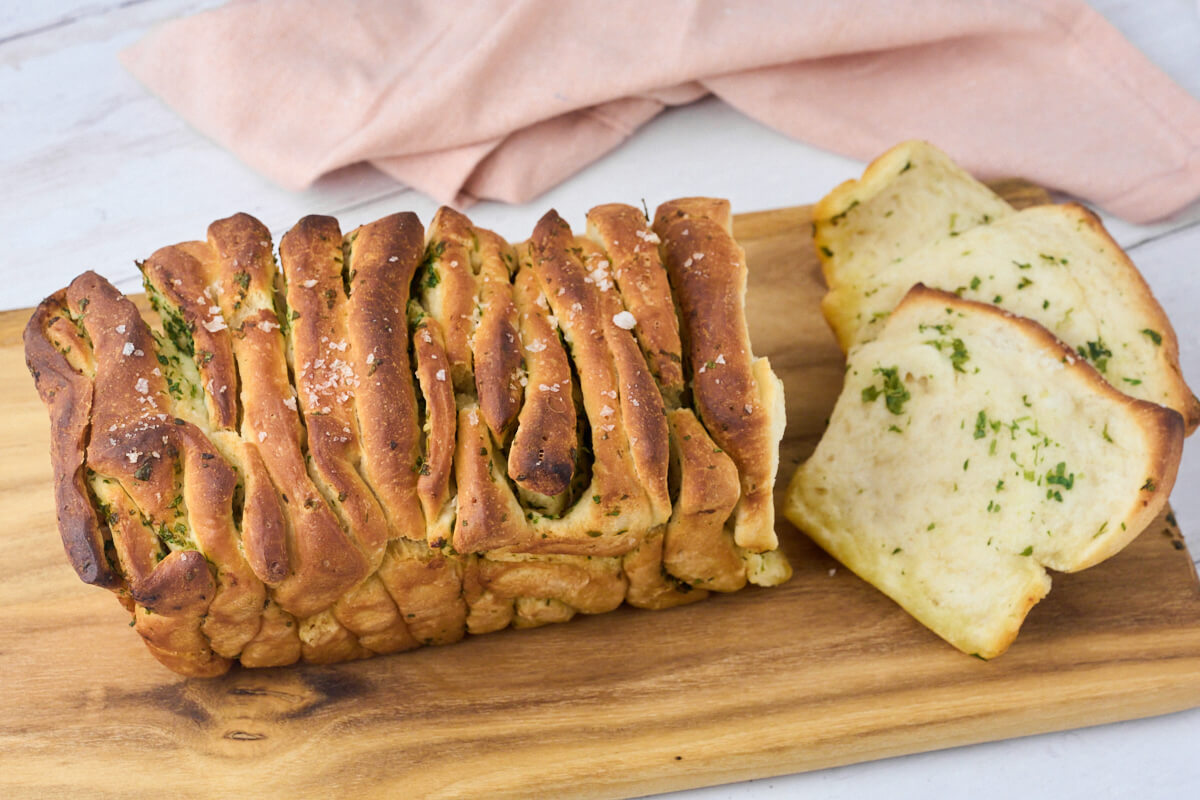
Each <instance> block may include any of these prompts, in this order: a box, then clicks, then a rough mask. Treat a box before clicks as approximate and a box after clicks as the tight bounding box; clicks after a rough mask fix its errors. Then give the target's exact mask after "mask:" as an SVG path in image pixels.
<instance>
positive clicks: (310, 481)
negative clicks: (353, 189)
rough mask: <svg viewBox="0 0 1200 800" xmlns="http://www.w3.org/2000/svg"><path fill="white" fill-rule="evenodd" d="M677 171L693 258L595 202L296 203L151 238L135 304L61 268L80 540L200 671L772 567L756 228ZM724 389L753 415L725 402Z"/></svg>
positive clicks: (61, 382)
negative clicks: (408, 208) (299, 208)
mask: <svg viewBox="0 0 1200 800" xmlns="http://www.w3.org/2000/svg"><path fill="white" fill-rule="evenodd" d="M681 202H684V203H689V204H691V205H690V206H689V208H691V209H692V211H691V212H690V213H691V215H692V218H693V219H694V220H695V223H696V225H697V226H700V225H707V226H708V227H707V228H706V231H707V232H706V234H705V237H704V238H703V239H702V240H698V241H690V240H689V241H688V242H687V247H688V249H689V250H690V251H692V252H695V253H698V254H700V255H701V257H702V258H707V264H706V269H705V270H704V272H703V273H701V274H691V273H685V272H680V270H679V269H676V270H675V271H674V272H672V271H671V270H669V269H668V268H667V265H665V264H664V251H666V256H667V258H666V261H667V264H670V263H671V261H670V259H671V255H670V251H669V248H667V247H663V248H660V241H659V237H658V236H657V235H656V234H655V233H654V231H653V230H652V228H651V226H650V223H649V220H647V219H646V217H645V216H643V215H642V214H641V213H640V212H639V211H637V210H635V209H633V208H631V207H628V206H620V205H607V206H600V207H597V208H596V209H594V210H593V211H592V212H591V213H590V214H589V218H588V233H587V235H585V236H577V235H575V234H574V233H573V232H572V231H571V229H570V227H569V226H568V225H567V223H565V222H564V221H563V220H561V219H559V218H558V217H557V215H556V214H554V213H553V212H551V213H550V214H548V215H546V217H545V218H543V220H542V221H541V222H540V223H539V224H538V226H537V228H536V229H535V231H534V233H533V235H532V237H531V238H530V240H529V241H528V242H525V243H522V244H519V245H517V246H513V245H510V244H509V243H508V242H506V241H504V240H503V239H502V238H501V237H499V236H497V235H496V234H494V233H492V232H490V231H486V230H483V229H480V228H477V227H475V226H474V225H473V224H472V223H471V222H470V220H469V219H467V218H466V217H465V216H463V215H462V214H459V213H458V212H455V211H453V210H450V209H442V210H441V211H439V212H438V214H437V215H436V216H435V218H434V219H433V221H432V222H431V224H430V228H429V230H428V231H427V232H426V231H425V230H424V229H423V227H422V225H421V224H420V222H419V221H418V220H417V218H416V217H415V216H413V215H411V214H396V215H392V216H390V217H387V218H384V219H382V220H379V221H377V222H373V223H371V224H369V225H365V226H362V227H360V228H358V229H356V230H354V231H350V232H349V233H344V232H343V231H341V229H340V227H339V226H338V223H337V221H336V220H334V219H332V218H330V217H315V216H314V217H306V218H305V219H303V220H301V221H300V222H299V223H298V224H297V225H296V226H295V227H294V228H293V229H292V230H291V231H289V232H288V233H287V234H286V235H285V236H284V237H283V238H282V240H281V242H280V245H279V250H278V260H276V258H275V254H274V252H273V248H272V243H271V237H270V235H269V233H268V231H267V230H266V228H265V227H264V226H263V225H262V224H261V223H259V222H258V221H257V220H255V219H253V218H252V217H249V216H248V215H244V214H239V215H235V216H234V217H230V218H228V219H225V220H219V221H217V222H215V223H213V225H211V226H210V228H209V231H208V236H207V239H206V241H203V242H189V243H183V244H180V245H175V246H172V247H167V248H163V249H162V250H159V251H158V252H156V253H154V254H153V255H152V256H151V257H150V258H149V259H147V260H146V262H145V263H144V264H143V265H142V270H143V274H144V276H145V282H146V287H147V290H148V293H149V295H150V298H151V301H152V303H153V305H154V307H155V309H156V311H157V316H158V320H157V323H156V324H155V325H154V326H151V325H150V324H148V323H147V322H146V321H144V320H143V319H142V317H141V316H140V315H139V313H138V312H137V309H136V308H135V306H134V305H133V303H132V302H130V301H129V300H128V299H127V298H125V297H123V296H122V295H120V293H119V292H117V291H116V290H115V289H114V288H113V287H112V286H111V285H110V284H108V283H107V282H106V281H104V280H103V279H102V278H100V277H99V276H97V275H95V274H94V273H86V274H84V275H82V276H80V277H79V278H78V279H76V280H75V281H74V282H72V284H71V286H70V287H68V288H67V289H64V290H63V291H60V292H58V293H56V294H55V295H53V296H52V297H50V298H48V299H47V300H46V301H45V302H44V303H43V304H42V305H41V306H40V307H39V308H38V310H37V311H36V313H35V314H34V316H33V318H32V319H31V320H30V323H29V326H28V327H27V329H26V336H25V342H26V354H27V360H28V363H29V366H30V369H31V371H32V372H33V374H34V377H35V380H36V382H37V386H38V390H39V393H40V394H41V396H42V398H43V400H44V401H45V402H46V404H47V407H48V409H49V411H50V413H51V416H52V419H53V421H54V431H55V433H54V437H53V440H52V444H51V451H52V459H53V462H54V466H55V471H56V499H57V503H58V507H59V523H60V529H61V531H62V535H63V540H64V544H65V545H66V549H67V553H68V556H69V558H70V559H71V562H72V564H73V565H74V566H75V568H76V571H77V572H78V573H79V575H80V577H81V578H82V579H83V580H85V581H86V582H89V583H96V584H99V585H103V586H106V587H107V588H110V589H112V590H113V591H114V592H116V594H117V595H118V597H119V598H120V600H121V602H122V603H123V604H124V605H125V606H126V607H127V608H129V609H130V610H131V611H133V612H134V624H135V626H136V629H137V631H138V633H139V634H141V636H142V638H143V639H144V640H145V641H146V643H147V645H148V647H149V648H150V650H151V652H152V653H153V654H154V655H155V656H156V657H157V658H158V659H159V660H160V661H162V662H163V663H164V664H165V665H167V666H168V667H170V668H171V669H174V670H176V671H178V672H181V673H183V674H188V675H216V674H220V673H221V672H223V671H225V670H227V669H228V668H229V666H230V665H231V664H232V663H233V662H234V661H235V660H236V661H240V662H241V663H242V664H243V665H246V666H277V665H282V664H287V663H292V662H294V661H297V660H305V661H309V662H315V663H328V662H333V661H341V660H346V659H352V658H361V657H366V656H370V655H375V654H381V653H389V652H395V651H399V650H405V649H410V648H413V647H417V646H420V645H422V644H440V643H448V642H452V641H455V640H457V639H459V638H461V637H462V636H463V635H465V634H466V633H468V632H470V633H484V632H488V631H494V630H497V629H500V628H504V627H508V626H514V627H527V626H532V625H540V624H545V623H548V622H557V621H565V620H567V619H570V618H571V617H572V616H573V615H575V614H576V613H600V612H603V611H607V610H610V609H612V608H614V607H615V606H617V605H619V604H620V603H622V602H625V601H627V602H630V603H632V604H635V605H639V606H644V607H650V608H663V607H668V606H671V605H677V604H679V603H684V602H692V601H694V600H696V599H700V598H702V597H704V596H705V595H706V594H707V592H708V591H710V590H712V591H733V590H736V589H738V588H740V587H741V586H743V585H744V584H745V583H747V582H753V583H759V584H762V585H773V584H775V583H779V582H781V581H782V580H786V578H787V577H788V575H789V574H790V570H789V568H788V566H787V563H786V561H785V560H784V559H783V557H782V555H781V554H779V552H778V551H777V550H776V549H775V540H774V530H773V523H772V521H771V520H772V517H771V516H770V510H769V505H770V504H769V498H770V492H771V486H772V485H773V481H774V473H775V468H776V462H777V458H778V456H777V448H778V441H779V437H780V435H781V433H782V427H783V419H782V413H783V412H782V396H781V389H780V386H779V384H778V380H777V379H776V378H775V377H774V375H773V374H772V373H771V372H770V368H769V366H768V365H766V363H765V361H763V360H761V359H754V358H753V356H752V354H751V351H750V349H749V342H748V340H747V339H746V337H745V325H744V318H743V317H742V316H740V314H741V309H740V306H741V302H742V297H741V294H740V290H739V287H742V286H744V282H745V269H746V265H745V259H744V256H743V255H742V254H741V250H740V248H738V247H737V245H736V243H735V242H734V241H733V239H732V236H731V235H730V233H729V229H730V226H729V214H728V205H727V204H723V203H722V202H721V201H703V202H701V201H694V200H693V201H681ZM730 287H732V288H733V289H734V290H735V291H734V294H733V295H732V297H731V299H732V302H733V303H734V305H735V306H736V307H737V308H736V311H737V314H738V315H739V316H735V317H734V318H733V320H732V324H733V326H734V327H733V328H732V329H729V336H730V340H731V343H732V346H731V349H730V350H729V353H728V356H729V358H728V361H729V367H730V369H731V370H732V371H731V372H730V376H731V380H730V381H729V384H728V385H727V386H726V387H724V388H721V389H714V388H711V387H710V388H707V389H702V388H701V387H699V386H698V384H697V371H696V367H695V360H696V355H695V354H694V352H701V353H702V352H706V351H704V350H703V349H702V350H700V351H694V352H689V351H687V350H685V342H688V343H692V347H693V348H694V347H695V342H696V341H697V340H698V339H703V336H706V335H709V333H708V332H709V331H711V330H721V329H722V328H720V326H727V325H729V324H730V322H731V321H730V320H725V319H721V320H716V319H714V318H713V317H712V315H713V314H715V313H716V310H715V309H711V310H710V309H708V308H707V307H705V306H703V304H698V303H697V302H695V301H692V300H689V299H688V298H693V297H705V296H708V295H712V294H716V293H725V292H727V291H728V290H729V288H730ZM688 303H690V305H689V306H688V307H689V308H691V309H692V310H691V311H690V312H689V313H687V314H683V315H681V316H682V319H683V323H682V328H681V326H680V323H679V321H678V320H679V317H677V316H676V314H675V311H674V309H676V308H677V307H680V306H681V305H683V304H688ZM723 310H725V309H723ZM708 346H711V345H708ZM723 365H724V359H723ZM701 366H703V365H701ZM706 398H708V399H706ZM720 404H724V405H726V406H731V405H736V407H737V408H738V409H739V410H742V409H743V407H745V408H749V409H750V410H749V411H746V412H745V415H746V416H747V417H748V421H743V422H738V423H737V424H736V425H733V424H730V422H729V420H728V419H726V418H719V419H721V420H723V422H721V423H720V424H719V425H718V427H716V428H715V429H714V424H717V423H714V421H713V420H714V419H715V418H718V417H716V416H715V415H717V413H718V411H719V410H720V408H721V405H720ZM717 442H725V443H726V444H727V449H728V451H729V452H728V454H725V453H724V452H722V448H721V447H719V446H718V445H717ZM764 495H765V497H766V509H765V510H764V505H763V500H762V498H763V497H764Z"/></svg>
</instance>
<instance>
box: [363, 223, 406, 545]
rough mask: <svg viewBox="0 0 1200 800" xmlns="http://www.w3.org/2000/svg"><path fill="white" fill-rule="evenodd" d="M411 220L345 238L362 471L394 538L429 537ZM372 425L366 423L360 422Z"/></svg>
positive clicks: (375, 226)
mask: <svg viewBox="0 0 1200 800" xmlns="http://www.w3.org/2000/svg"><path fill="white" fill-rule="evenodd" d="M424 236H425V232H424V228H423V227H422V225H421V222H420V220H418V219H417V216H416V214H411V213H402V214H393V215H391V216H388V217H384V218H383V219H380V220H377V221H375V222H372V223H370V224H367V225H363V226H361V227H359V228H356V229H355V230H353V231H351V232H350V233H349V234H348V235H347V236H346V239H345V242H344V248H345V252H346V256H345V257H346V264H345V266H346V270H347V275H348V277H349V286H350V298H349V301H348V303H347V306H346V339H347V341H349V343H350V348H349V351H348V354H347V356H346V357H347V359H348V360H349V361H350V363H351V364H352V369H353V371H354V374H355V375H357V376H358V381H359V382H358V386H356V387H355V403H356V412H357V416H358V422H359V425H358V428H359V436H360V439H361V443H362V456H363V458H362V469H363V472H364V476H365V478H366V480H367V481H368V483H369V484H370V485H371V488H372V489H373V490H374V492H375V495H376V497H377V498H378V499H379V503H380V505H381V506H382V508H383V511H384V512H385V514H386V516H387V520H388V525H389V530H390V531H391V536H392V538H395V537H397V536H399V537H403V538H405V539H413V540H421V541H424V540H425V538H426V523H425V514H424V511H423V509H422V506H421V501H420V499H419V498H418V496H417V477H418V471H417V470H415V469H413V465H414V464H416V463H417V459H418V458H419V457H421V456H422V452H421V430H420V421H419V419H418V417H417V391H416V387H415V386H414V380H413V364H412V361H411V359H410V357H409V347H410V345H411V340H410V336H409V325H408V303H409V290H410V286H411V284H412V280H413V276H414V275H415V274H416V271H417V267H418V266H419V265H420V263H421V259H422V258H423V257H424V252H425V245H424ZM366 420H369V421H370V424H366V423H365V421H366Z"/></svg>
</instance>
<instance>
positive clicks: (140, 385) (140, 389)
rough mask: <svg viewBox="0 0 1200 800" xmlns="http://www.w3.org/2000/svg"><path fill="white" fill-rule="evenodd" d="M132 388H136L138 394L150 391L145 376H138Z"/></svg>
mask: <svg viewBox="0 0 1200 800" xmlns="http://www.w3.org/2000/svg"><path fill="white" fill-rule="evenodd" d="M133 388H134V389H136V390H137V393H138V394H146V392H148V391H150V383H149V382H148V381H147V380H146V379H145V378H138V379H137V383H135V384H134V385H133Z"/></svg>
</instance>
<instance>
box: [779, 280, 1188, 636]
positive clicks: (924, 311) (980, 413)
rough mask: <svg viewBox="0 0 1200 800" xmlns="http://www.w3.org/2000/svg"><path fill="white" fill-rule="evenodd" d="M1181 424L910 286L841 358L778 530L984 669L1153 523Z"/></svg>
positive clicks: (986, 317)
mask: <svg viewBox="0 0 1200 800" xmlns="http://www.w3.org/2000/svg"><path fill="white" fill-rule="evenodd" d="M1183 431H1184V426H1183V421H1182V418H1181V417H1180V415H1179V414H1178V413H1177V412H1175V411H1173V410H1171V409H1167V408H1163V407H1161V406H1158V405H1154V404H1152V403H1148V402H1145V401H1141V400H1135V399H1133V398H1130V397H1127V396H1125V395H1123V394H1121V393H1120V392H1118V391H1116V390H1115V389H1114V388H1113V387H1111V386H1110V385H1109V384H1107V383H1106V382H1105V381H1104V380H1103V379H1102V377H1101V376H1100V375H1099V374H1098V373H1097V371H1096V370H1095V369H1094V367H1093V366H1092V365H1091V364H1089V363H1088V362H1087V361H1085V360H1084V359H1081V358H1080V357H1079V356H1078V354H1077V353H1075V352H1074V351H1073V350H1071V349H1070V348H1068V347H1065V346H1064V345H1062V343H1060V342H1059V341H1058V340H1057V339H1056V338H1055V337H1054V336H1053V335H1052V334H1051V333H1050V332H1049V331H1047V330H1046V329H1045V328H1043V327H1042V326H1040V325H1038V324H1037V323H1036V322H1033V321H1031V320H1028V319H1024V318H1020V317H1014V316H1012V315H1010V314H1007V313H1005V312H1003V311H1001V310H999V309H997V308H995V307H993V306H990V305H985V304H980V303H976V302H972V301H967V300H963V299H960V298H958V297H957V296H955V295H954V294H951V293H946V292H940V291H936V290H932V289H927V288H925V287H923V286H920V285H918V286H916V287H914V288H913V289H912V290H911V291H909V293H908V294H907V295H906V296H905V299H904V300H903V301H902V302H901V303H900V304H899V306H897V308H896V309H895V311H893V312H892V314H891V316H890V317H889V319H888V321H887V323H886V325H885V326H884V327H883V330H882V331H880V333H879V336H878V337H877V338H876V339H875V340H874V341H871V342H869V343H866V344H863V345H862V346H860V347H857V348H855V349H854V350H852V351H851V353H850V355H849V360H848V364H847V371H846V380H845V386H844V388H843V391H842V394H841V396H840V397H839V399H838V402H837V405H836V407H835V408H834V411H833V414H832V416H831V418H830V422H829V427H828V429H827V431H826V433H825V435H824V436H823V437H822V439H821V442H820V444H819V445H818V447H817V450H816V452H815V453H814V454H813V456H812V457H811V458H810V459H809V460H808V461H807V462H806V463H805V464H804V465H803V466H802V467H801V468H800V469H799V470H798V471H797V473H796V475H795V477H794V478H793V480H792V482H791V484H790V486H789V488H788V498H787V502H786V505H785V513H786V515H787V516H788V518H789V519H790V520H792V522H794V523H795V524H796V525H797V526H798V527H800V528H801V529H802V530H803V531H805V532H806V533H808V534H809V535H810V536H811V537H812V538H813V539H814V540H815V541H816V542H817V543H818V544H820V545H821V546H822V547H823V548H825V549H826V550H828V551H829V552H830V553H831V554H832V555H834V556H835V557H836V558H837V559H838V560H840V561H841V562H842V563H844V564H845V565H847V566H848V567H850V568H851V569H852V570H854V571H855V572H856V573H857V574H858V575H860V576H861V577H863V578H864V579H866V580H867V581H869V582H871V583H872V584H874V585H875V586H876V587H877V588H879V589H880V590H881V591H883V592H884V593H886V594H887V595H889V596H890V597H891V598H892V599H893V600H895V601H896V602H897V603H899V604H900V605H901V606H903V607H904V608H905V609H906V610H908V611H909V612H910V613H912V614H913V615H914V616H915V617H916V618H917V619H918V620H920V621H921V622H922V623H924V624H925V625H927V626H928V627H930V628H931V629H932V630H933V631H934V632H935V633H937V634H938V635H939V636H941V637H943V638H944V639H946V640H947V641H948V642H950V643H951V644H953V645H954V646H955V647H958V648H959V649H961V650H963V651H964V652H967V653H972V654H977V655H979V656H981V657H984V658H991V657H994V656H996V655H999V654H1000V653H1002V652H1003V651H1004V650H1005V649H1006V648H1007V647H1008V646H1009V644H1010V643H1011V642H1012V640H1013V638H1014V637H1015V636H1016V634H1017V630H1018V629H1019V627H1020V625H1021V622H1022V621H1023V620H1024V618H1025V616H1026V614H1027V613H1028V611H1029V609H1030V608H1031V607H1032V606H1033V605H1034V604H1035V603H1037V602H1038V600H1040V599H1041V598H1042V597H1043V596H1045V594H1046V592H1047V591H1048V590H1049V588H1050V578H1049V576H1048V575H1047V573H1046V570H1047V569H1053V570H1058V571H1068V572H1071V571H1075V570H1079V569H1083V568H1085V567H1088V566H1091V565H1093V564H1096V563H1098V562H1099V561H1102V560H1103V559H1105V558H1108V557H1110V556H1112V555H1113V554H1115V553H1117V552H1118V551H1120V550H1121V549H1122V548H1123V547H1124V546H1125V545H1126V544H1128V543H1129V542H1130V541H1131V540H1132V539H1133V538H1134V537H1135V536H1136V535H1137V534H1138V533H1140V532H1141V531H1142V529H1143V528H1144V527H1145V526H1146V525H1147V524H1149V522H1150V521H1151V520H1152V519H1153V518H1154V517H1155V516H1156V515H1157V514H1158V513H1159V512H1160V511H1161V510H1162V508H1163V505H1164V504H1165V502H1166V499H1167V497H1168V495H1169V494H1170V491H1171V488H1172V486H1173V485H1174V481H1175V477H1176V470H1177V468H1178V463H1179V455H1180V452H1181V449H1182V442H1183Z"/></svg>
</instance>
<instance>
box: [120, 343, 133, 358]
mask: <svg viewBox="0 0 1200 800" xmlns="http://www.w3.org/2000/svg"><path fill="white" fill-rule="evenodd" d="M121 355H123V356H129V355H133V342H126V343H125V346H124V347H122V348H121Z"/></svg>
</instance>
